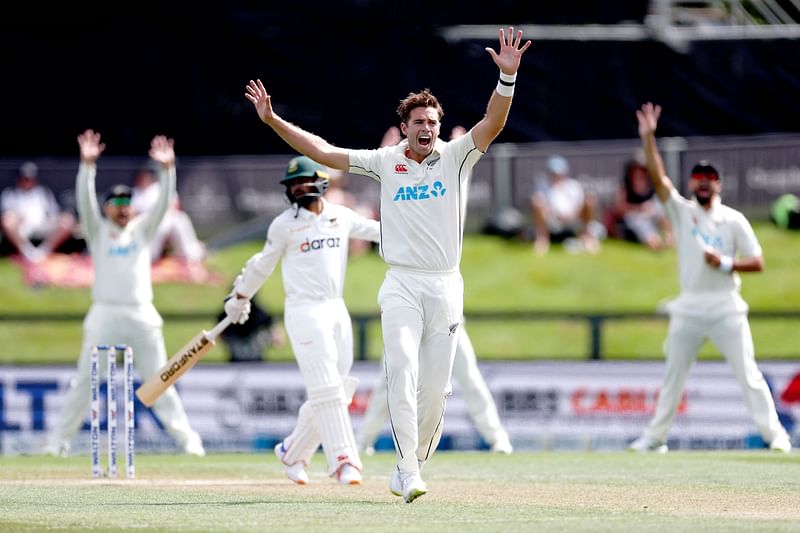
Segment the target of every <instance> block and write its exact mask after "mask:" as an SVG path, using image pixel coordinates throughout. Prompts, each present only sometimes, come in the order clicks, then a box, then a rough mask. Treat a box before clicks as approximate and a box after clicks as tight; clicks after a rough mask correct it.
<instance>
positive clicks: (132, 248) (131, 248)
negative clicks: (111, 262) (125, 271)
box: [108, 242, 139, 257]
mask: <svg viewBox="0 0 800 533" xmlns="http://www.w3.org/2000/svg"><path fill="white" fill-rule="evenodd" d="M138 248H139V247H138V246H137V245H136V243H135V242H132V243H131V244H129V245H127V246H112V247H111V248H109V249H108V255H109V256H110V257H127V256H129V255H133V254H134V253H135V252H136V250H137V249H138Z"/></svg>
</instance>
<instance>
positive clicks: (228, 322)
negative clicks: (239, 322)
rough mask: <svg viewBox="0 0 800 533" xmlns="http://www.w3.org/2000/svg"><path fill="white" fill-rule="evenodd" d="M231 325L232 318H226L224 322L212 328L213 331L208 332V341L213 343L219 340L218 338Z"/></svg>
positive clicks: (221, 321)
mask: <svg viewBox="0 0 800 533" xmlns="http://www.w3.org/2000/svg"><path fill="white" fill-rule="evenodd" d="M230 325H231V317H229V316H226V317H225V318H223V319H222V320H220V322H219V324H217V325H216V326H214V327H213V328H211V330H209V331H207V332H206V339H208V340H209V341H213V340H214V339H216V338H217V336H218V335H219V334H220V333H222V332H223V331H225V328H227V327H228V326H230Z"/></svg>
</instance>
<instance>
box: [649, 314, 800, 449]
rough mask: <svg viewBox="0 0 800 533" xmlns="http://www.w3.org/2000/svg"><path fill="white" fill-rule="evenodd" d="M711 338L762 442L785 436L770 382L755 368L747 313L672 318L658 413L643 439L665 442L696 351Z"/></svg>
mask: <svg viewBox="0 0 800 533" xmlns="http://www.w3.org/2000/svg"><path fill="white" fill-rule="evenodd" d="M707 339H708V340H710V341H711V342H712V343H713V344H714V346H715V347H716V348H717V349H718V350H719V351H720V352H721V353H722V355H723V356H724V357H725V360H726V361H727V362H728V364H729V365H730V367H731V369H732V370H733V375H734V377H735V378H736V381H737V382H738V383H739V386H740V387H741V389H742V393H743V395H744V400H745V403H746V404H747V409H748V411H749V412H750V416H751V417H752V418H753V421H754V422H755V425H756V428H757V429H758V431H759V433H761V436H762V438H763V439H764V441H765V442H767V443H770V442H772V440H773V439H774V438H775V437H777V436H779V435H786V430H785V429H784V428H783V426H781V423H780V421H779V420H778V414H777V412H776V411H775V402H774V401H773V399H772V394H771V393H770V390H769V387H768V386H767V382H766V380H765V379H764V376H763V375H762V374H761V371H760V370H759V369H758V366H757V365H756V360H755V351H754V348H753V338H752V335H751V333H750V323H749V322H748V320H747V315H746V314H744V313H730V314H725V315H722V316H712V317H697V316H685V315H676V314H673V315H672V316H671V318H670V322H669V331H668V333H667V340H666V343H665V346H664V348H665V353H666V357H667V361H666V375H665V376H664V381H663V383H662V385H661V389H660V390H659V394H658V403H657V405H656V412H655V415H654V416H653V419H652V420H651V421H650V424H649V426H648V428H647V430H646V431H645V436H646V437H649V438H651V439H652V440H655V441H658V442H666V441H667V434H668V433H669V429H670V427H671V426H672V422H673V420H674V419H675V414H676V413H677V408H678V403H679V402H680V399H681V395H682V393H683V386H684V383H685V382H686V377H687V376H688V374H689V370H690V369H691V367H692V365H693V364H694V362H695V360H696V358H697V352H698V351H700V348H701V347H702V346H703V344H704V343H705V341H706V340H707Z"/></svg>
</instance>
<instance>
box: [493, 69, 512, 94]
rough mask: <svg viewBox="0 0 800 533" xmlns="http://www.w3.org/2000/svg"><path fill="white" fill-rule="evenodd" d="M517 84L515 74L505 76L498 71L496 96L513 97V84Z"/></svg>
mask: <svg viewBox="0 0 800 533" xmlns="http://www.w3.org/2000/svg"><path fill="white" fill-rule="evenodd" d="M516 82H517V74H516V73H514V74H506V73H504V72H503V71H500V79H499V80H497V88H496V89H495V90H496V91H497V94H499V95H500V96H508V97H511V96H514V84H515V83H516Z"/></svg>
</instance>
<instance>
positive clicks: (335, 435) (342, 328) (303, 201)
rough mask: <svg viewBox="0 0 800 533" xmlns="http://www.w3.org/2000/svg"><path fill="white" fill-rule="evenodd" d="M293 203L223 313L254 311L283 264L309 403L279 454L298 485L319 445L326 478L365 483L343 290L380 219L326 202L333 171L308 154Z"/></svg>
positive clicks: (288, 317) (293, 166)
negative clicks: (354, 256)
mask: <svg viewBox="0 0 800 533" xmlns="http://www.w3.org/2000/svg"><path fill="white" fill-rule="evenodd" d="M281 183H282V184H283V185H284V186H285V187H286V197H287V198H288V199H289V202H290V203H291V204H292V205H291V207H289V208H288V209H286V211H284V212H283V213H281V214H280V215H278V216H277V217H276V218H275V219H274V220H273V221H272V222H271V223H270V225H269V229H268V230H267V242H266V243H265V244H264V249H263V250H262V251H261V252H260V253H257V254H255V255H254V256H253V257H251V258H250V259H249V260H248V261H247V264H246V265H245V267H244V269H243V272H242V274H241V275H240V276H238V277H237V278H236V281H234V287H233V291H232V292H231V296H230V297H229V298H228V299H226V301H225V312H226V313H227V314H228V316H229V317H230V318H231V320H232V321H233V322H241V321H242V320H241V318H242V315H243V314H244V315H245V316H246V315H247V314H248V313H249V307H250V299H251V298H252V297H253V295H254V294H255V293H256V292H257V291H258V289H259V288H260V287H261V285H263V283H264V282H265V281H266V280H267V278H269V276H270V275H271V274H272V272H273V270H274V269H275V267H276V265H277V264H278V261H281V264H282V268H281V273H282V276H283V284H284V288H285V291H286V300H285V302H284V326H285V328H286V332H287V333H288V335H289V340H290V342H291V344H292V350H293V352H294V356H295V359H297V364H298V366H299V367H300V373H301V374H302V376H303V383H304V385H305V388H306V393H307V399H306V401H305V402H304V403H303V405H302V406H301V407H300V411H299V413H298V417H297V425H296V426H295V428H294V430H293V431H292V433H291V434H290V435H289V436H288V437H286V438H285V439H284V440H283V442H280V443H278V444H277V445H276V446H275V454H276V455H277V456H278V458H279V459H280V460H281V462H282V463H283V464H284V466H285V470H286V475H287V477H288V478H289V479H291V480H292V481H294V482H295V483H297V484H300V485H305V484H306V483H308V481H309V478H308V474H307V472H306V467H307V466H308V465H309V464H310V463H311V459H312V456H313V455H314V452H316V451H317V448H319V446H320V443H321V444H322V449H323V451H324V452H325V458H326V459H327V462H328V474H329V475H330V476H332V477H335V478H336V479H337V480H338V482H339V483H341V484H343V485H357V484H360V483H361V469H362V465H361V459H360V457H359V454H358V447H357V446H356V440H355V436H354V435H353V426H352V424H351V422H350V414H349V412H348V406H349V405H350V402H351V401H352V399H353V393H355V390H356V386H357V384H358V380H357V379H356V378H354V377H352V376H350V375H349V373H350V369H351V368H352V366H353V326H352V323H351V321H350V314H349V313H348V311H347V307H346V306H345V302H344V299H343V298H342V293H343V290H344V278H345V272H346V269H347V257H348V250H349V240H350V239H351V238H355V239H364V240H368V241H372V242H378V241H379V238H380V225H379V223H378V221H376V220H371V219H368V218H365V217H363V216H361V215H359V214H358V213H356V212H355V211H353V210H351V209H349V208H347V207H344V206H341V205H336V204H332V203H329V202H327V201H325V200H324V198H323V195H324V194H325V191H327V190H328V184H329V179H328V174H327V173H326V172H325V171H324V169H323V167H322V166H321V165H319V164H317V163H315V162H314V161H312V160H311V159H309V158H307V157H303V156H300V157H295V158H294V159H292V160H291V161H290V162H289V165H288V166H287V167H286V174H285V176H284V178H283V179H282V180H281Z"/></svg>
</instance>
